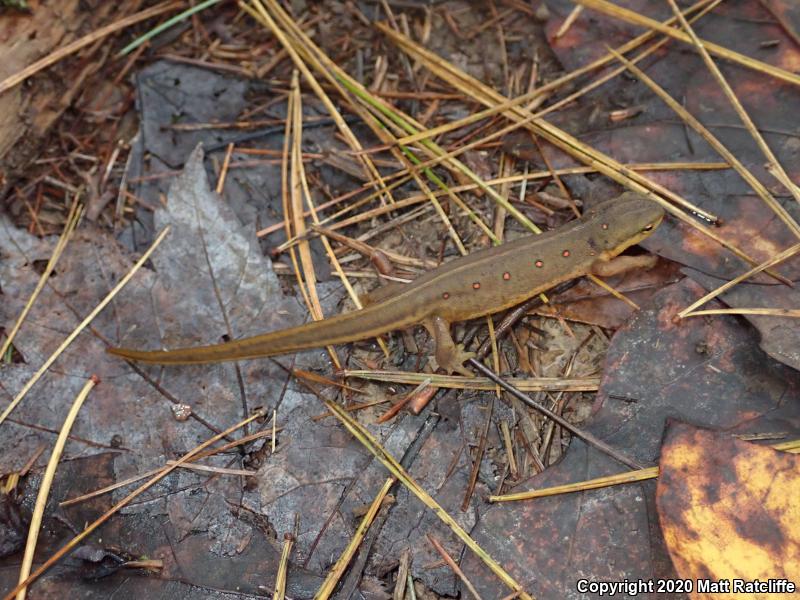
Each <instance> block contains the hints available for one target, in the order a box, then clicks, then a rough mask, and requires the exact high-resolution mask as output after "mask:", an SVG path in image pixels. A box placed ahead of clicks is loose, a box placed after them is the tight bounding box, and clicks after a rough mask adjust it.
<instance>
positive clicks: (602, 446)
mask: <svg viewBox="0 0 800 600" xmlns="http://www.w3.org/2000/svg"><path fill="white" fill-rule="evenodd" d="M467 364H469V365H470V366H471V367H472V368H473V369H477V370H478V371H479V372H480V373H482V374H483V375H484V376H486V377H488V378H489V379H491V380H492V381H494V382H495V383H496V384H497V385H499V386H500V387H501V388H503V389H504V390H505V391H507V392H508V393H509V394H511V395H513V396H515V397H516V398H518V399H519V400H521V401H522V402H524V403H525V404H527V405H528V406H530V407H531V408H534V409H536V410H538V411H539V412H540V413H542V414H543V415H545V416H547V417H550V418H551V419H552V420H553V421H555V422H556V423H558V424H559V425H561V426H562V427H563V428H564V429H566V430H567V431H569V432H571V433H572V434H573V435H575V436H577V437H579V438H581V439H582V440H583V441H584V442H586V443H587V444H589V445H591V446H594V447H595V448H597V449H598V450H600V451H601V452H603V453H604V454H608V455H609V456H610V457H612V458H614V459H616V460H618V461H619V462H621V463H622V464H624V465H627V466H629V467H630V468H632V469H643V468H644V467H643V466H641V465H640V464H638V463H637V462H636V461H634V460H632V459H630V458H628V457H627V456H625V455H624V454H622V453H620V452H619V451H617V450H615V449H614V448H612V447H611V446H609V445H608V444H606V443H605V442H604V441H602V440H601V439H599V438H597V437H595V436H593V435H592V434H591V433H589V432H587V431H583V430H582V429H580V428H578V427H576V426H575V425H573V424H572V423H570V422H569V421H567V420H566V419H565V418H564V417H562V416H561V415H558V414H556V413H554V412H553V411H551V410H550V409H548V408H545V407H544V406H542V405H541V404H539V403H538V402H536V400H534V399H533V398H531V397H530V396H528V395H527V394H524V393H522V392H521V391H519V390H518V389H517V388H515V387H514V386H513V385H511V384H510V383H508V382H506V381H505V380H504V379H503V378H502V377H500V376H499V375H497V373H495V372H494V371H492V370H491V369H490V368H488V367H486V366H485V365H484V364H483V363H481V362H478V361H477V360H475V359H474V358H470V359H469V360H468V361H467Z"/></svg>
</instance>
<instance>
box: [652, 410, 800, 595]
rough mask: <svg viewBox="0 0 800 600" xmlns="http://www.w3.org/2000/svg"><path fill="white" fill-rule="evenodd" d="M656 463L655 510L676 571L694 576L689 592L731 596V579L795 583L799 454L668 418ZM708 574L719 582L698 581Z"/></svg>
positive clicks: (799, 547)
mask: <svg viewBox="0 0 800 600" xmlns="http://www.w3.org/2000/svg"><path fill="white" fill-rule="evenodd" d="M659 466H660V475H659V478H658V485H657V486H656V506H657V507H658V517H659V521H660V522H661V529H662V531H663V533H664V539H665V540H666V542H667V548H668V549H669V554H670V557H671V558H672V563H673V564H674V565H675V569H676V570H677V572H678V576H679V577H680V578H681V579H690V580H694V584H695V585H696V588H695V590H694V592H693V593H692V594H690V596H691V597H692V598H709V599H710V598H734V597H737V598H738V597H740V596H739V595H738V594H736V593H733V592H736V591H737V590H736V589H735V588H734V587H726V586H730V585H731V582H733V580H737V579H738V580H741V581H743V582H745V583H746V582H753V581H755V580H759V581H760V582H763V583H765V584H767V583H768V582H769V581H770V580H780V579H786V580H789V581H793V582H794V583H795V585H797V584H798V582H797V576H798V574H800V532H798V530H797V523H798V522H800V456H797V455H793V454H788V453H785V452H779V451H777V450H773V449H772V448H767V447H764V446H759V445H757V444H754V443H750V442H743V441H740V440H737V439H735V438H733V437H731V436H730V435H729V434H728V433H724V432H717V431H708V430H705V429H700V428H697V427H693V426H691V425H688V424H684V423H677V422H673V423H670V424H669V426H668V427H667V433H666V436H665V438H664V444H663V446H662V449H661V460H660V463H659ZM708 580H711V581H712V582H720V585H721V586H723V587H721V588H709V587H701V586H703V585H704V582H705V581H708ZM734 584H735V583H734ZM744 590H745V588H740V589H739V592H742V591H744ZM772 590H774V591H786V588H782V589H781V588H772ZM715 591H718V592H730V593H712V592H715ZM765 591H766V590H765ZM779 595H780V594H777V593H756V594H752V595H751V596H750V597H754V598H772V597H778V596H779Z"/></svg>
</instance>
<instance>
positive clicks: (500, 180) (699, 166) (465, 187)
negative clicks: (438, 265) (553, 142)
mask: <svg viewBox="0 0 800 600" xmlns="http://www.w3.org/2000/svg"><path fill="white" fill-rule="evenodd" d="M623 168H625V169H628V170H631V171H673V170H674V171H682V170H692V171H694V170H697V171H708V170H721V169H730V165H729V164H728V163H723V162H708V163H695V162H674V163H628V164H625V165H623ZM406 172H407V171H405V170H404V171H399V172H398V173H396V175H402V174H403V173H406ZM596 172H597V169H594V168H592V167H583V166H581V167H566V168H563V169H555V170H553V171H534V172H532V173H527V174H524V173H519V174H517V175H510V176H506V177H497V178H495V179H488V180H486V184H487V185H492V186H494V185H502V184H504V183H522V182H525V181H535V180H540V179H550V178H551V177H553V175H559V176H562V175H580V174H585V173H596ZM390 177H392V175H389V176H387V177H386V178H385V179H389V178H390ZM402 182H403V183H406V182H407V180H402ZM394 185H395V184H394V183H393V184H391V186H394ZM391 186H390V187H391ZM475 189H478V186H477V184H474V183H466V184H462V185H458V186H452V187H450V190H451V191H452V192H454V193H459V192H466V191H472V190H475ZM446 193H447V192H446V191H444V190H439V191H435V192H433V194H434V195H435V196H437V197H440V196H443V195H445V194H446ZM375 196H376V194H370V195H369V196H367V197H365V198H361V199H359V200H358V201H357V202H355V203H353V204H352V205H350V206H348V207H345V208H343V209H342V210H340V211H338V212H337V213H334V214H332V215H330V216H328V217H325V218H324V219H321V220H320V224H321V225H327V226H328V228H329V229H330V230H331V231H335V230H337V229H342V228H343V227H348V226H350V225H353V224H355V223H360V222H363V221H369V220H371V219H373V218H374V217H377V216H380V215H384V214H386V213H389V212H393V211H395V210H399V209H402V208H406V207H408V206H413V205H415V204H420V203H422V202H425V201H426V200H427V199H428V196H426V195H425V194H413V195H411V196H408V197H406V198H403V199H402V200H397V201H396V202H395V204H393V205H391V206H379V207H376V208H374V209H371V210H367V211H364V212H362V213H359V214H357V215H354V216H352V217H349V218H347V219H344V220H341V221H337V219H339V218H340V217H341V216H342V215H344V214H346V213H348V212H351V211H352V210H354V209H355V208H358V207H360V206H362V205H363V204H366V203H367V202H369V201H370V200H372V199H373V198H374V197H375ZM327 204H330V202H329V203H327ZM323 206H324V205H321V206H320V207H319V208H322V207H323ZM308 215H310V212H308V211H306V212H305V213H304V216H308ZM329 223H333V224H332V225H328V224H329ZM280 227H281V224H280V223H278V224H276V225H271V226H269V227H265V228H264V229H262V230H260V231H259V232H257V233H256V235H258V236H259V237H261V236H264V235H269V234H270V233H273V232H275V231H277V230H278V229H279V228H280ZM297 241H298V240H297V238H296V237H295V238H292V239H288V240H287V241H286V242H284V243H283V244H281V245H280V246H278V247H277V249H276V251H277V252H284V251H286V250H287V249H288V248H289V247H290V246H293V245H295V244H296V243H297Z"/></svg>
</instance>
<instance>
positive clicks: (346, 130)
mask: <svg viewBox="0 0 800 600" xmlns="http://www.w3.org/2000/svg"><path fill="white" fill-rule="evenodd" d="M251 4H252V6H251V5H250V4H246V3H245V2H243V1H240V2H239V6H240V7H241V8H242V10H244V11H245V12H246V13H248V14H249V15H250V16H252V17H253V18H254V19H256V20H257V21H258V22H260V23H262V24H264V25H266V26H267V27H269V29H270V30H271V31H272V33H273V35H275V37H276V38H278V40H279V41H280V43H281V45H282V46H283V47H284V49H285V50H286V51H287V52H288V54H289V56H290V57H291V59H292V61H293V62H294V64H295V66H296V67H297V68H298V69H299V70H300V72H301V73H302V74H303V77H304V78H305V80H306V81H307V82H308V84H309V85H310V86H311V89H312V90H313V91H314V93H315V94H316V96H317V97H318V98H319V99H320V101H321V102H322V103H323V105H324V106H325V109H326V110H327V111H328V113H329V114H330V116H331V118H332V119H333V120H334V122H335V123H336V127H337V128H338V129H339V131H340V132H341V134H342V136H344V139H345V141H346V142H347V144H348V145H349V146H350V148H351V150H353V151H354V152H355V153H356V156H357V157H358V158H359V160H360V161H361V163H362V165H363V166H364V168H365V172H366V173H367V174H369V179H370V180H371V181H373V182H374V183H375V184H376V186H377V189H381V191H382V193H383V195H384V197H386V198H388V200H389V202H393V201H394V200H393V198H392V195H391V193H390V192H389V191H387V190H386V189H384V188H383V187H382V185H381V183H380V173H379V172H378V169H377V167H375V165H374V164H373V163H372V160H370V158H369V156H368V155H367V154H365V153H363V152H362V151H363V149H364V148H363V147H362V146H361V142H359V141H358V138H357V137H356V136H355V134H354V133H353V131H352V130H351V129H350V126H349V125H348V124H347V122H346V121H345V120H344V118H342V115H341V114H340V113H339V111H338V110H337V109H336V105H335V104H334V103H333V102H332V101H331V99H330V98H329V97H328V94H326V93H325V90H323V89H322V86H320V85H319V82H317V80H316V79H315V78H314V76H313V75H312V74H311V71H309V69H308V67H307V66H306V64H305V62H303V60H302V59H301V58H300V56H299V55H298V54H297V51H296V49H295V48H294V45H293V44H292V43H291V42H290V41H289V40H288V39H287V38H286V35H285V33H284V32H283V30H281V28H280V27H278V26H277V24H276V23H275V21H274V20H273V19H272V17H270V16H269V14H268V13H267V11H266V10H265V9H264V6H263V5H262V4H261V2H259V1H258V0H252V2H251Z"/></svg>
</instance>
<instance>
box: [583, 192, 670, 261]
mask: <svg viewBox="0 0 800 600" xmlns="http://www.w3.org/2000/svg"><path fill="white" fill-rule="evenodd" d="M583 218H585V219H587V224H588V223H593V224H595V226H596V227H597V231H596V234H595V235H594V236H593V238H594V243H596V244H598V245H599V246H600V249H601V251H602V254H603V256H604V257H606V259H608V258H613V257H614V256H616V255H617V254H620V253H621V252H623V251H624V250H625V249H626V248H629V247H630V246H633V245H635V244H638V243H639V242H641V241H642V240H643V239H644V238H646V237H647V236H649V235H650V234H651V233H653V231H655V229H656V227H658V226H659V224H660V223H661V221H662V220H663V219H664V209H663V208H661V206H659V205H658V204H656V203H655V202H653V201H652V200H649V199H647V198H646V197H645V196H642V195H641V194H637V193H635V192H626V193H624V194H622V195H621V196H618V197H617V198H614V199H613V200H608V201H606V202H602V203H600V204H598V205H597V206H595V207H594V208H592V209H591V210H590V211H587V212H586V214H585V215H584V217H583Z"/></svg>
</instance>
